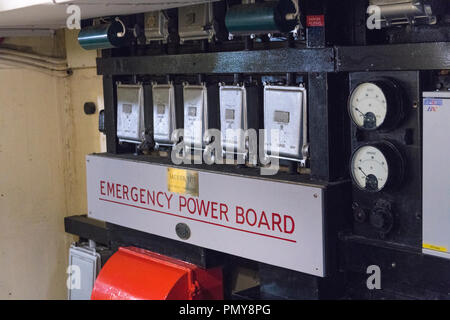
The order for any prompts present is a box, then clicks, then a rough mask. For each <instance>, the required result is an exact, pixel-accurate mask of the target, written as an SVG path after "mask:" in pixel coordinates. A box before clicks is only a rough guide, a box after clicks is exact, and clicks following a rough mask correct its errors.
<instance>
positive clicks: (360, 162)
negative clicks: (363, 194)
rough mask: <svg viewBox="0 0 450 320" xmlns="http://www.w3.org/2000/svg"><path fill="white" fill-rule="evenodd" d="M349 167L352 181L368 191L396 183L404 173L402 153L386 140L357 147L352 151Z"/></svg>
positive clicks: (376, 190)
mask: <svg viewBox="0 0 450 320" xmlns="http://www.w3.org/2000/svg"><path fill="white" fill-rule="evenodd" d="M350 168H351V175H352V179H353V183H354V184H355V185H356V186H357V187H358V188H359V189H361V190H364V191H368V192H379V191H381V190H383V189H384V188H385V187H387V186H393V185H398V184H399V183H400V182H401V180H402V179H403V175H404V161H403V158H402V155H401V153H400V152H399V151H398V149H397V148H396V147H395V146H394V145H393V144H392V143H390V142H387V141H384V142H380V143H376V144H366V145H363V146H361V147H359V148H358V149H357V150H356V151H355V152H354V153H353V156H352V160H351V164H350Z"/></svg>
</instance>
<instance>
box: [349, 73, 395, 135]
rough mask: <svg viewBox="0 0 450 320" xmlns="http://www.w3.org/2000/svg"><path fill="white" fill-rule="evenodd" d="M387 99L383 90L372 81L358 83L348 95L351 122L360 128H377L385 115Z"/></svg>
mask: <svg viewBox="0 0 450 320" xmlns="http://www.w3.org/2000/svg"><path fill="white" fill-rule="evenodd" d="M387 107H388V106H387V101H386V96H385V94H384V92H383V90H382V89H381V88H380V87H379V86H377V85H376V84H374V83H370V82H366V83H362V84H360V85H358V86H357V87H356V88H355V90H353V93H352V95H351V97H350V101H349V111H350V116H351V118H352V121H353V123H354V124H355V125H356V126H358V127H359V128H361V129H366V130H373V129H377V128H379V127H380V126H381V125H382V124H383V123H384V121H385V119H386V115H387Z"/></svg>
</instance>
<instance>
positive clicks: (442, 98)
mask: <svg viewBox="0 0 450 320" xmlns="http://www.w3.org/2000/svg"><path fill="white" fill-rule="evenodd" d="M449 119H450V92H424V93H423V253H426V254H430V255H435V256H439V257H443V258H447V259H450V170H449V169H448V159H450V143H449V129H450V126H449Z"/></svg>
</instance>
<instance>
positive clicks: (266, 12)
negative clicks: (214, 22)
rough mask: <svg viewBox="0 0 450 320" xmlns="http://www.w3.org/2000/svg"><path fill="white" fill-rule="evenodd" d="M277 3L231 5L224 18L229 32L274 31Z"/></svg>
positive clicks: (275, 27)
mask: <svg viewBox="0 0 450 320" xmlns="http://www.w3.org/2000/svg"><path fill="white" fill-rule="evenodd" d="M276 5H277V3H276V2H275V3H262V4H244V5H238V6H233V7H231V8H230V9H229V10H228V12H227V16H226V18H225V24H226V26H227V29H228V31H229V32H230V33H240V32H258V31H275V30H278V26H277V25H276V22H275V14H276V13H275V11H276Z"/></svg>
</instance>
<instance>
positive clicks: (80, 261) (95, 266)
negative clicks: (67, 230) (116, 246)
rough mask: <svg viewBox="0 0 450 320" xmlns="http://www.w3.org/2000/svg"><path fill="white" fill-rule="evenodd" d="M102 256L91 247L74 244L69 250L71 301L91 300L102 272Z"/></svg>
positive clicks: (69, 295) (69, 294)
mask: <svg viewBox="0 0 450 320" xmlns="http://www.w3.org/2000/svg"><path fill="white" fill-rule="evenodd" d="M100 268H101V256H100V254H99V253H97V252H96V250H95V249H94V248H90V247H89V246H76V245H75V244H72V245H71V246H70V249H69V269H68V270H69V279H68V299H69V300H90V299H91V294H92V290H93V289H94V284H95V280H96V279H97V275H98V273H99V272H100Z"/></svg>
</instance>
